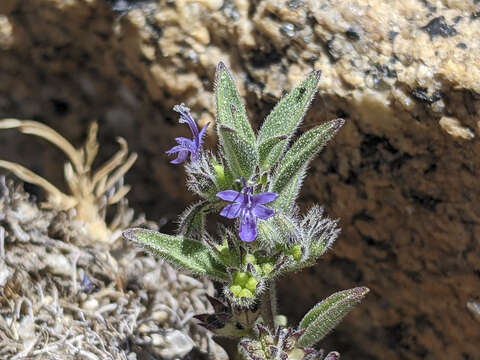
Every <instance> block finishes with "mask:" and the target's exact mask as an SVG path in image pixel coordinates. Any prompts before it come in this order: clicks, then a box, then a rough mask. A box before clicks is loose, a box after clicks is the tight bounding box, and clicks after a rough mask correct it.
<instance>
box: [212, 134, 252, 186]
mask: <svg viewBox="0 0 480 360" xmlns="http://www.w3.org/2000/svg"><path fill="white" fill-rule="evenodd" d="M219 134H220V135H221V137H222V140H223V141H222V149H223V152H224V155H225V158H226V160H227V162H228V165H229V167H230V169H231V170H232V172H233V175H234V177H235V178H240V177H244V178H245V179H249V178H250V176H251V175H252V174H253V172H254V170H255V167H256V166H257V164H258V155H257V151H256V149H255V146H254V145H252V144H250V143H249V142H247V141H246V140H245V139H244V138H243V137H242V136H241V135H239V134H238V132H237V131H236V130H234V129H231V128H229V127H227V126H224V125H221V126H219Z"/></svg>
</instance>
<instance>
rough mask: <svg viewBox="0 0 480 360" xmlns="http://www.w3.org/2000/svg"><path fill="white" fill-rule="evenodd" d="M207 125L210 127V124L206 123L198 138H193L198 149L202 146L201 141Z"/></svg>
mask: <svg viewBox="0 0 480 360" xmlns="http://www.w3.org/2000/svg"><path fill="white" fill-rule="evenodd" d="M208 125H210V123H207V124H206V125H205V126H204V127H203V128H202V130H200V134H198V138H195V142H196V144H197V147H198V148H200V146H202V140H203V137H204V136H205V132H206V131H207V129H208Z"/></svg>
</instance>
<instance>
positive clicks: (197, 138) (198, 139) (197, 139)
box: [167, 104, 210, 164]
mask: <svg viewBox="0 0 480 360" xmlns="http://www.w3.org/2000/svg"><path fill="white" fill-rule="evenodd" d="M173 110H175V111H176V112H178V113H179V114H180V119H179V122H180V123H186V124H188V126H189V127H190V131H191V132H192V135H193V139H192V140H190V139H187V138H184V137H178V138H175V141H176V142H177V144H178V145H176V146H174V147H173V148H171V149H170V150H168V151H167V154H176V153H178V156H177V158H176V159H174V160H172V161H170V163H171V164H181V163H183V162H185V160H187V157H188V153H190V160H191V161H196V160H197V159H198V156H199V154H200V149H201V147H202V139H203V136H204V135H205V132H206V131H207V128H208V125H209V124H210V123H207V125H205V126H204V127H203V129H202V130H201V131H200V132H199V131H198V126H197V123H196V122H195V120H193V118H192V115H191V114H190V109H189V108H188V107H186V106H185V104H181V105H175V107H174V108H173Z"/></svg>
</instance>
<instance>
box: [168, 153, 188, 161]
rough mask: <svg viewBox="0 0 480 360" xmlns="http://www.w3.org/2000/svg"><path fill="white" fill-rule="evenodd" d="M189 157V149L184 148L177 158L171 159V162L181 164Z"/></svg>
mask: <svg viewBox="0 0 480 360" xmlns="http://www.w3.org/2000/svg"><path fill="white" fill-rule="evenodd" d="M187 157H188V151H187V150H182V151H180V152H179V153H178V156H177V158H176V159H175V160H172V161H170V164H181V163H183V162H185V160H187Z"/></svg>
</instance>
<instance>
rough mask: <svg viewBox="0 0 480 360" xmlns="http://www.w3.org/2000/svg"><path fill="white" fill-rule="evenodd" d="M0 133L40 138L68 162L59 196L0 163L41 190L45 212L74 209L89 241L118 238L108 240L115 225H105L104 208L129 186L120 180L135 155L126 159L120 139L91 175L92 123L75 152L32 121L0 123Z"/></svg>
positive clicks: (94, 140)
mask: <svg viewBox="0 0 480 360" xmlns="http://www.w3.org/2000/svg"><path fill="white" fill-rule="evenodd" d="M0 129H18V130H19V131H20V132H22V133H24V134H29V135H34V136H38V137H41V138H43V139H45V140H47V141H48V142H50V143H52V144H53V145H55V146H57V147H58V148H59V149H60V150H62V151H63V152H64V153H65V155H66V156H67V157H68V159H69V161H68V162H67V163H66V164H65V167H64V175H65V181H66V183H67V185H68V188H69V190H70V194H65V193H63V192H61V191H60V190H59V189H58V188H57V187H55V186H54V185H53V184H51V183H50V182H48V181H47V180H46V179H44V178H42V177H41V176H39V175H37V174H35V173H34V172H32V171H30V170H29V169H27V168H25V167H23V166H21V165H19V164H17V163H13V162H9V161H5V160H0V167H2V168H5V169H8V170H9V171H11V172H13V173H14V174H15V175H16V176H18V177H19V178H20V179H22V180H23V181H25V182H28V183H32V184H35V185H38V186H40V187H41V188H42V189H43V190H45V192H46V193H47V201H46V203H44V204H43V205H44V206H45V207H46V208H50V209H55V210H59V211H67V210H70V209H74V210H75V218H76V219H77V220H79V221H81V222H83V223H84V224H85V225H86V230H87V233H88V234H89V236H90V237H91V238H92V239H94V240H100V241H103V242H108V241H112V240H115V239H117V238H118V236H112V233H115V230H116V229H117V228H118V226H117V225H118V224H117V223H116V222H115V221H114V222H112V223H110V224H109V225H107V224H106V223H105V215H106V208H107V206H109V205H112V204H116V203H118V202H119V201H121V200H122V199H123V198H124V197H125V195H126V194H127V193H128V192H129V190H130V186H128V185H124V184H123V176H124V175H125V173H126V172H127V171H128V170H129V169H130V168H131V166H132V165H133V163H134V162H135V160H136V158H137V155H136V154H135V153H133V154H130V155H128V146H127V142H126V141H125V140H124V139H123V138H118V143H119V144H120V150H119V151H118V152H117V153H116V154H115V155H114V156H113V157H112V158H111V159H110V160H109V161H108V162H106V163H105V164H103V165H102V166H101V167H100V168H99V169H97V170H96V171H93V170H92V163H93V161H94V160H95V158H96V156H97V154H98V150H99V145H98V142H97V131H98V126H97V124H96V123H92V124H91V126H90V129H89V132H88V136H87V140H86V141H85V144H84V145H83V146H82V147H80V148H78V149H76V148H75V147H74V146H73V145H72V144H71V143H70V142H69V141H68V140H66V139H65V138H64V137H63V136H62V135H60V134H59V133H58V132H56V131H55V130H53V129H51V128H50V127H48V126H46V125H44V124H42V123H39V122H36V121H27V120H17V119H4V120H1V121H0ZM117 233H118V232H117Z"/></svg>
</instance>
